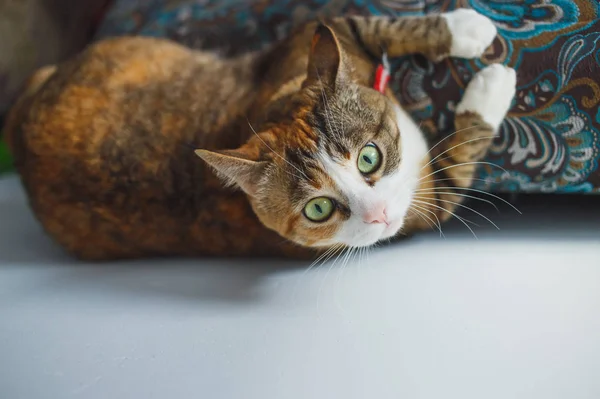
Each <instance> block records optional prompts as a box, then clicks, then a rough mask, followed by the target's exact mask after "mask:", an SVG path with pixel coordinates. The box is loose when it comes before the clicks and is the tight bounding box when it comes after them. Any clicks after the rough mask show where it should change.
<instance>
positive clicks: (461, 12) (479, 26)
mask: <svg viewBox="0 0 600 399" xmlns="http://www.w3.org/2000/svg"><path fill="white" fill-rule="evenodd" d="M442 16H443V17H444V18H446V23H447V24H448V28H449V29H450V33H452V45H451V47H450V56H451V57H460V58H477V57H481V56H482V55H483V52H484V51H485V49H486V48H488V47H489V45H490V44H492V42H493V41H494V38H495V37H496V33H497V30H496V26H494V23H493V22H492V21H491V20H490V19H489V18H488V17H485V16H483V15H481V14H479V13H478V12H477V11H475V10H469V9H466V8H459V9H458V10H454V11H451V12H448V13H444V14H442Z"/></svg>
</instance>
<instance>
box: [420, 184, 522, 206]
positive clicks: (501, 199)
mask: <svg viewBox="0 0 600 399" xmlns="http://www.w3.org/2000/svg"><path fill="white" fill-rule="evenodd" d="M457 179H459V178H457ZM462 179H468V178H462ZM445 180H456V179H453V178H444V179H437V180H432V182H440V181H445ZM471 180H481V181H484V182H487V180H485V179H471ZM452 189H456V190H465V191H473V192H476V193H480V194H485V195H489V196H490V197H492V198H496V199H497V200H500V201H502V202H503V203H505V204H506V205H508V206H510V207H511V208H512V209H514V210H515V211H517V212H518V213H519V214H520V215H522V214H523V212H521V211H520V210H519V209H517V207H516V206H514V205H513V204H511V203H510V202H509V201H507V200H505V199H504V198H502V197H500V196H497V195H495V194H492V193H488V192H487V191H484V190H479V189H476V188H471V187H454V186H444V187H431V188H427V189H417V190H415V192H424V191H426V190H452Z"/></svg>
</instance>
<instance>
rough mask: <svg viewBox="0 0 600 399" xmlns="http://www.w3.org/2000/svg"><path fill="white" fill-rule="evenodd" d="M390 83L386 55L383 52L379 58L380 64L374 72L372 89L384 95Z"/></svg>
mask: <svg viewBox="0 0 600 399" xmlns="http://www.w3.org/2000/svg"><path fill="white" fill-rule="evenodd" d="M389 81H390V63H389V61H388V58H387V54H386V53H385V52H384V53H383V56H382V58H381V64H379V65H378V66H377V70H376V71H375V83H374V84H373V88H374V89H375V90H377V91H378V92H380V93H385V89H386V88H387V85H388V82H389Z"/></svg>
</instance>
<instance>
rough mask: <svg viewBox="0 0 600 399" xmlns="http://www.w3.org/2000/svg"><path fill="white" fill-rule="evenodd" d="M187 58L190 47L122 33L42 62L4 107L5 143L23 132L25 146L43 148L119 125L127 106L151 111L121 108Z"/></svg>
mask: <svg viewBox="0 0 600 399" xmlns="http://www.w3.org/2000/svg"><path fill="white" fill-rule="evenodd" d="M192 59H193V55H192V53H191V52H190V51H188V50H187V49H185V48H184V47H181V46H179V45H176V44H174V43H171V42H169V41H165V40H160V39H153V38H144V37H123V38H115V39H108V40H104V41H101V42H98V43H95V44H93V45H91V46H89V47H88V48H87V49H86V50H85V51H83V52H82V53H80V54H79V55H77V56H75V57H74V58H72V59H70V60H68V61H66V62H64V63H62V64H60V65H57V66H51V67H46V68H42V69H41V70H39V71H38V72H37V73H36V74H34V76H33V77H32V78H31V79H30V81H29V83H28V87H27V88H26V89H25V90H24V92H23V94H22V96H21V98H20V99H19V100H18V101H17V103H16V104H15V106H14V107H13V109H12V110H11V112H10V113H9V116H8V118H7V124H6V130H7V135H8V136H9V142H10V145H11V147H13V146H15V147H18V145H17V141H19V136H22V138H23V139H24V140H26V141H27V144H28V149H29V150H31V151H33V152H36V153H38V152H39V153H40V154H41V153H47V151H49V150H51V149H52V148H55V144H56V141H57V140H64V139H65V138H66V137H68V138H69V139H70V140H69V141H79V140H80V139H79V137H80V136H85V137H86V139H89V138H90V134H94V135H97V134H101V133H102V130H103V129H102V124H104V125H107V124H111V125H113V126H115V127H118V126H119V125H120V124H121V123H122V119H123V118H124V115H126V114H131V113H132V111H133V112H134V113H141V112H143V111H146V112H147V113H150V112H151V110H149V109H148V110H145V109H143V108H136V109H133V108H131V107H130V108H126V107H127V105H128V104H127V103H128V102H129V103H133V102H132V101H131V100H132V97H133V96H135V93H138V92H139V91H140V90H143V91H145V92H146V95H152V91H153V90H152V89H153V88H156V87H157V86H159V85H160V83H161V82H165V81H173V80H175V79H176V78H177V74H178V73H181V72H180V70H181V69H182V66H185V65H186V64H189V63H190V61H192ZM131 105H133V104H131ZM62 144H63V145H61V146H60V148H63V149H64V144H65V143H64V142H63V143H62ZM16 150H17V152H18V148H16ZM16 155H18V154H16Z"/></svg>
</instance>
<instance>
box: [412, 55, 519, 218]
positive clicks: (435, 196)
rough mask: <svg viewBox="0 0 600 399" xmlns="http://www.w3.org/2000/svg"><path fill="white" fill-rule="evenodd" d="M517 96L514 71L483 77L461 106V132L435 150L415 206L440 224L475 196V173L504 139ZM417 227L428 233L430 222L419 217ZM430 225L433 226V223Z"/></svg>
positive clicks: (494, 68)
mask: <svg viewBox="0 0 600 399" xmlns="http://www.w3.org/2000/svg"><path fill="white" fill-rule="evenodd" d="M515 91H516V73H515V71H514V70H513V69H512V68H508V67H505V66H503V65H500V64H494V65H491V66H488V67H486V68H485V69H483V70H481V71H480V72H478V73H477V74H476V75H475V77H474V78H473V80H472V81H471V82H470V83H469V85H468V86H467V89H466V91H465V94H464V97H463V98H462V100H461V102H460V103H459V104H458V106H457V107H456V116H455V132H454V133H453V134H450V135H449V136H447V137H446V138H444V139H443V140H442V141H440V142H439V143H438V144H437V145H435V146H434V147H432V149H431V151H430V159H429V160H428V161H427V164H426V166H425V167H424V168H423V172H422V177H421V184H420V186H419V188H418V189H417V191H416V193H415V197H414V202H413V205H414V206H413V213H414V214H416V213H418V212H416V211H420V212H421V213H422V214H423V215H421V216H424V215H427V216H428V217H429V218H430V219H433V221H434V222H436V223H435V224H438V223H439V222H443V221H445V220H447V219H449V218H450V217H451V216H452V214H453V213H454V212H455V211H456V210H457V208H459V207H460V204H461V203H462V202H463V201H464V200H465V199H466V198H468V196H469V195H473V192H472V191H469V188H470V187H471V185H472V184H473V181H474V178H475V172H476V170H477V168H478V167H479V166H480V165H481V162H482V160H483V158H484V157H485V155H486V154H487V152H488V149H489V147H490V145H491V143H492V141H493V139H494V137H495V136H496V135H497V134H498V129H499V127H500V124H501V123H502V121H503V119H504V118H505V116H506V114H507V112H508V110H509V108H510V106H511V103H512V100H513V97H514V95H515ZM415 222H416V224H417V225H418V226H416V227H417V228H425V227H427V225H428V224H431V223H427V224H426V223H425V222H426V219H425V218H424V217H420V218H414V219H413V223H415ZM427 222H429V221H427Z"/></svg>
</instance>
